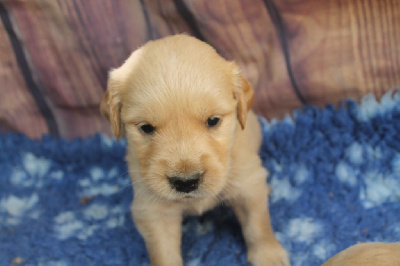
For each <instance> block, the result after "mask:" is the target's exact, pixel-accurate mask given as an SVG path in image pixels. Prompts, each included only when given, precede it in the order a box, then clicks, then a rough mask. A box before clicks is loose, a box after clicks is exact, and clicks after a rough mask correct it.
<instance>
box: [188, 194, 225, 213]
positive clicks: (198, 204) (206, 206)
mask: <svg viewBox="0 0 400 266" xmlns="http://www.w3.org/2000/svg"><path fill="white" fill-rule="evenodd" d="M217 203H218V202H217V201H216V200H215V199H211V198H210V199H201V200H199V201H195V202H185V203H182V212H183V214H184V215H202V214H203V213H205V212H206V211H208V210H210V209H212V208H214V207H215V206H216V205H217Z"/></svg>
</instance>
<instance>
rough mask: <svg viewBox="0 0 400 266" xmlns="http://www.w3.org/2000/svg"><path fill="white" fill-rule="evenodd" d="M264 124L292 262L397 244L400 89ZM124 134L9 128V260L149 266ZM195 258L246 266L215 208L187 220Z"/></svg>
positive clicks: (5, 199) (0, 261)
mask: <svg viewBox="0 0 400 266" xmlns="http://www.w3.org/2000/svg"><path fill="white" fill-rule="evenodd" d="M346 106H347V107H346V108H344V107H341V108H339V109H334V108H333V107H327V108H324V109H316V108H312V107H306V108H304V110H303V111H302V112H300V111H297V112H295V113H294V115H293V117H294V118H293V119H292V118H290V117H289V116H288V117H287V118H286V119H285V120H283V121H273V122H271V123H267V122H266V121H263V131H264V144H263V146H262V150H261V156H262V158H263V159H264V161H265V166H266V167H267V168H268V169H269V171H270V178H269V182H270V184H271V186H272V187H273V190H274V191H273V195H272V197H271V215H272V220H273V227H274V230H275V232H276V235H277V237H278V238H279V240H280V241H281V242H282V243H283V245H284V246H285V247H286V248H287V250H288V251H289V252H290V254H291V261H292V264H293V265H320V264H321V263H322V262H323V261H325V260H326V259H327V258H329V257H330V256H331V255H333V254H335V253H336V252H338V251H340V250H343V249H345V248H347V247H349V246H350V245H353V244H355V243H357V242H364V241H399V240H400V216H399V215H400V93H397V94H394V95H393V94H392V93H388V94H386V95H385V96H384V97H383V98H382V99H381V102H380V103H377V102H376V101H375V99H374V98H373V97H371V96H367V97H365V98H364V100H363V101H362V102H361V103H360V105H357V104H356V103H354V102H352V101H347V102H346ZM125 145H126V143H125V142H124V141H121V142H116V141H113V140H110V139H108V138H106V137H104V136H102V135H96V136H93V137H91V138H88V139H85V140H74V141H66V140H62V139H61V140H57V139H55V138H52V137H48V136H46V137H43V139H42V140H41V141H37V140H30V139H28V138H27V137H25V136H22V135H17V134H10V135H0V173H1V176H0V265H10V264H12V263H15V264H23V265H148V258H147V255H146V250H145V247H144V243H143V241H142V239H141V237H140V236H139V234H138V232H137V231H136V229H135V228H134V225H133V223H132V221H131V218H130V210H129V205H130V202H131V200H132V189H131V187H130V179H129V177H128V173H127V168H126V165H125V163H124V153H125ZM182 250H183V257H184V260H185V262H186V265H191V266H194V265H245V264H246V254H245V247H244V242H243V239H242V236H241V232H240V227H239V225H238V223H237V221H236V219H235V218H234V216H233V214H232V212H231V211H230V210H228V209H227V208H223V207H221V208H218V209H216V210H214V211H211V212H209V213H207V214H205V215H204V216H202V217H200V218H188V219H186V220H185V222H184V226H183V247H182Z"/></svg>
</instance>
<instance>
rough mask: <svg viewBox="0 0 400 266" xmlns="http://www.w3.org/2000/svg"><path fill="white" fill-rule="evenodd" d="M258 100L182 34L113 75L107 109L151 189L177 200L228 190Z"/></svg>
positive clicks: (232, 69)
mask: <svg viewBox="0 0 400 266" xmlns="http://www.w3.org/2000/svg"><path fill="white" fill-rule="evenodd" d="M252 101H253V89H252V87H251V85H250V84H249V83H248V81H247V80H246V79H244V78H243V77H242V75H241V73H240V71H239V69H238V67H237V65H236V64H234V63H233V62H228V61H226V60H224V59H223V58H222V57H220V56H219V55H218V54H217V53H216V51H215V50H214V49H213V48H212V47H211V46H209V45H208V44H206V43H204V42H201V41H199V40H197V39H195V38H193V37H189V36H186V35H176V36H171V37H167V38H164V39H161V40H157V41H152V42H149V43H147V44H146V45H144V46H143V47H141V48H139V49H138V50H136V51H135V52H133V53H132V54H131V56H130V57H129V58H128V59H127V60H126V61H125V63H124V64H123V65H122V66H121V67H120V68H118V69H114V70H112V71H111V72H110V76H109V81H108V88H107V91H106V93H105V95H104V98H103V102H102V104H101V112H102V114H103V115H104V116H105V117H106V118H107V119H108V120H109V121H110V123H111V126H112V129H113V132H114V134H115V135H116V137H117V138H118V137H119V136H120V135H125V136H126V138H127V140H128V145H129V146H130V147H133V148H134V151H135V155H136V157H137V159H138V161H139V165H140V169H138V170H140V172H141V179H142V181H143V182H144V184H145V185H146V187H147V188H148V189H149V190H150V191H151V192H152V193H154V194H156V195H157V196H160V197H162V198H165V199H169V200H179V199H183V198H196V197H197V198H198V197H209V196H211V197H213V196H216V195H218V193H219V192H221V190H222V189H223V188H224V186H225V184H226V183H227V180H228V178H229V176H228V172H229V169H230V167H231V166H230V163H231V149H232V147H233V144H234V141H235V134H236V132H237V130H242V129H243V128H244V127H245V124H246V117H247V112H248V110H249V108H250V106H251V103H252Z"/></svg>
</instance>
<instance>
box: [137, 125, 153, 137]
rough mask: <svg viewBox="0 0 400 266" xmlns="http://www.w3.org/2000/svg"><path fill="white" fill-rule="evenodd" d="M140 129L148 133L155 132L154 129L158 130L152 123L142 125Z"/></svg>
mask: <svg viewBox="0 0 400 266" xmlns="http://www.w3.org/2000/svg"><path fill="white" fill-rule="evenodd" d="M139 129H140V131H142V132H143V133H144V134H146V135H150V134H153V132H154V130H156V128H155V127H154V126H152V125H150V124H144V125H141V126H140V127H139Z"/></svg>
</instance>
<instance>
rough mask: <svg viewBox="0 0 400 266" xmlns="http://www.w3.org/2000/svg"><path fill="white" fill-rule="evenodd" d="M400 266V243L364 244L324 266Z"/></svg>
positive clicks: (344, 252) (336, 257) (343, 252)
mask: <svg viewBox="0 0 400 266" xmlns="http://www.w3.org/2000/svg"><path fill="white" fill-rule="evenodd" d="M361 265H362V266H400V243H379V242H377V243H363V244H357V245H354V246H352V247H350V248H348V249H346V250H344V251H342V252H340V253H338V254H336V255H335V256H333V257H332V258H330V259H329V260H328V261H327V262H325V263H324V264H323V266H361Z"/></svg>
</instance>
